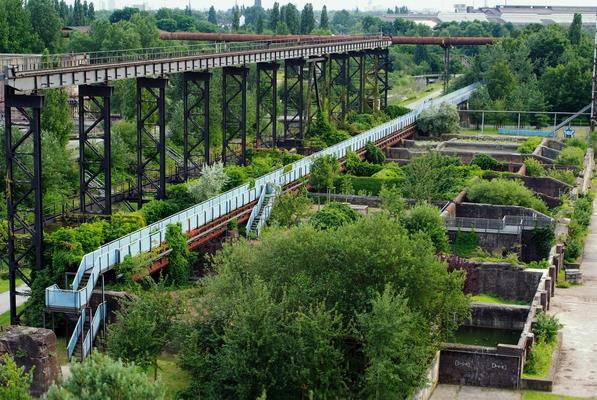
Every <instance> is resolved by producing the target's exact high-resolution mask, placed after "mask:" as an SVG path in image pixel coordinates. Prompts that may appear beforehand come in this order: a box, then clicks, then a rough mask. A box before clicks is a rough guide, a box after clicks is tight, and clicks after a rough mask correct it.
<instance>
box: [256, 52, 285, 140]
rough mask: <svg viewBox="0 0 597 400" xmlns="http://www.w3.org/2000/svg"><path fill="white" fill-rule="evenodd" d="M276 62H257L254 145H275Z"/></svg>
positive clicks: (276, 112)
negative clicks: (255, 133)
mask: <svg viewBox="0 0 597 400" xmlns="http://www.w3.org/2000/svg"><path fill="white" fill-rule="evenodd" d="M279 67H280V65H279V64H278V63H257V109H256V110H255V111H256V114H255V116H256V132H257V135H256V147H275V146H276V143H277V138H276V135H277V132H276V125H277V123H278V121H277V116H278V93H277V79H276V78H277V74H278V68H279Z"/></svg>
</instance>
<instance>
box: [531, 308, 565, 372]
mask: <svg viewBox="0 0 597 400" xmlns="http://www.w3.org/2000/svg"><path fill="white" fill-rule="evenodd" d="M560 329H562V324H560V321H559V320H558V319H557V317H555V316H551V315H548V314H546V313H544V312H540V313H538V314H537V323H536V324H535V326H534V327H533V334H534V335H535V342H534V343H533V346H532V347H531V350H530V351H529V352H528V355H527V359H526V362H525V365H524V374H525V375H526V376H533V377H545V376H546V375H547V374H548V372H549V370H550V368H551V359H552V355H553V352H554V350H555V346H556V343H557V336H558V331H559V330H560Z"/></svg>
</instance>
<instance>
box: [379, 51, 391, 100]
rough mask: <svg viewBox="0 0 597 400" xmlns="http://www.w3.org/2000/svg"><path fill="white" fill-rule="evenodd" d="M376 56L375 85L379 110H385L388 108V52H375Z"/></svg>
mask: <svg viewBox="0 0 597 400" xmlns="http://www.w3.org/2000/svg"><path fill="white" fill-rule="evenodd" d="M375 52H376V56H377V65H378V69H377V85H378V94H379V100H380V103H381V104H380V105H381V109H382V110H385V109H386V107H388V92H389V90H390V84H389V80H388V74H389V72H390V68H391V65H390V51H389V50H388V49H377V50H375Z"/></svg>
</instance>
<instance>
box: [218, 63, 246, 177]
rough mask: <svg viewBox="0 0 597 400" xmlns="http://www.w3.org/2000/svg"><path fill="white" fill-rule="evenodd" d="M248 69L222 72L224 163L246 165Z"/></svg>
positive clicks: (232, 68) (238, 68)
mask: <svg viewBox="0 0 597 400" xmlns="http://www.w3.org/2000/svg"><path fill="white" fill-rule="evenodd" d="M248 74H249V68H247V67H226V68H223V70H222V139H223V140H222V162H223V163H224V165H227V164H229V163H230V162H232V163H237V164H241V165H244V164H245V161H246V152H247V75H248Z"/></svg>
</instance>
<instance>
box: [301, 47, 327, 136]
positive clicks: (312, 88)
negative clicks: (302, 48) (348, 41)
mask: <svg viewBox="0 0 597 400" xmlns="http://www.w3.org/2000/svg"><path fill="white" fill-rule="evenodd" d="M307 65H308V68H307V70H308V75H307V82H308V85H307V96H306V101H305V104H306V107H305V113H306V121H307V124H306V125H307V130H308V129H309V127H310V126H311V123H312V121H313V117H314V115H315V113H314V110H313V109H315V110H317V111H323V109H324V102H325V101H326V100H325V98H326V95H325V88H326V86H327V85H326V83H325V82H326V75H327V59H326V58H322V57H316V58H312V59H309V60H308V61H307Z"/></svg>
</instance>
